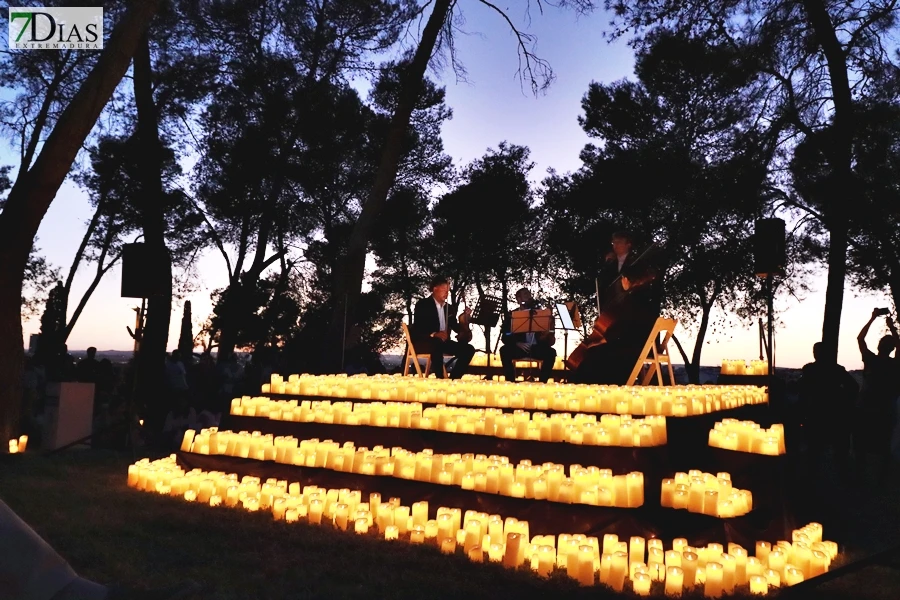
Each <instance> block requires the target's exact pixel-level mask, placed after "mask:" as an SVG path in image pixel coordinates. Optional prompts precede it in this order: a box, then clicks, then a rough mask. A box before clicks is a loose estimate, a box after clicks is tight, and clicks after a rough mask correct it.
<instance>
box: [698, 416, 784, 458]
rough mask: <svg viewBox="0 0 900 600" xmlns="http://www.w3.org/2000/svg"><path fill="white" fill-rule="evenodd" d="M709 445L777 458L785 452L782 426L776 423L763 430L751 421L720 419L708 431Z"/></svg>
mask: <svg viewBox="0 0 900 600" xmlns="http://www.w3.org/2000/svg"><path fill="white" fill-rule="evenodd" d="M709 445H710V446H712V447H714V448H724V449H725V450H736V451H738V452H752V453H754V454H765V455H768V456H778V455H780V454H784V453H785V452H786V450H785V445H784V425H782V424H781V423H776V424H774V425H772V426H771V427H769V428H768V429H763V428H762V427H760V425H759V424H758V423H754V422H753V421H738V420H737V419H722V420H721V421H719V422H718V423H716V424H715V425H713V428H712V429H710V430H709Z"/></svg>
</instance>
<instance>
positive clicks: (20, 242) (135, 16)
mask: <svg viewBox="0 0 900 600" xmlns="http://www.w3.org/2000/svg"><path fill="white" fill-rule="evenodd" d="M159 3H160V0H144V1H142V2H134V3H132V4H131V6H130V7H129V9H128V12H126V13H125V16H124V17H122V20H121V21H120V22H119V24H118V25H117V26H116V28H115V30H114V31H113V33H112V35H111V36H110V38H109V40H108V42H107V44H106V48H105V49H104V51H103V54H102V55H101V56H100V59H99V60H98V61H97V64H96V65H95V66H94V68H93V69H92V70H91V73H90V74H89V75H88V76H87V78H86V79H85V80H84V83H83V84H82V85H81V88H80V89H79V90H78V93H77V94H76V95H75V97H74V98H73V99H72V102H71V103H69V105H68V106H67V107H66V109H65V111H64V112H63V114H62V115H61V116H60V118H59V121H57V123H56V126H55V127H54V128H53V131H52V132H51V133H50V136H49V137H48V138H47V141H46V142H45V143H44V146H43V147H42V148H41V153H40V154H39V155H38V157H37V160H36V161H35V163H34V166H32V167H31V169H29V170H28V173H26V174H24V176H22V177H19V178H18V179H17V180H16V183H15V185H14V186H13V189H12V190H11V191H10V193H9V197H8V198H7V202H6V206H5V207H4V209H3V212H2V213H0V356H2V357H3V360H0V439H3V440H8V439H10V438H11V437H13V436H14V435H17V434H18V431H19V422H20V418H21V412H22V361H23V354H24V352H23V339H22V319H21V312H20V311H21V304H22V278H23V276H24V273H25V265H26V263H27V261H28V255H29V253H30V251H31V247H32V245H33V244H34V237H35V235H36V234H37V230H38V227H40V224H41V220H42V219H43V218H44V215H45V214H46V212H47V209H48V208H49V207H50V203H51V202H53V199H54V197H56V193H57V192H58V191H59V187H60V186H61V185H62V182H63V181H64V180H65V178H66V176H67V175H68V174H69V169H71V167H72V162H73V161H74V160H75V156H76V155H77V154H78V151H79V150H81V146H82V144H83V143H84V140H85V139H86V138H87V136H88V134H89V133H90V132H91V129H92V128H93V127H94V124H95V123H96V122H97V118H98V117H99V116H100V113H101V112H102V111H103V107H104V106H106V103H107V102H108V101H109V98H110V96H112V93H113V91H114V90H115V88H116V86H117V85H118V84H119V82H120V81H121V80H122V77H123V76H124V75H125V72H126V71H127V70H128V65H129V64H130V63H131V57H132V56H133V55H134V52H135V49H136V48H137V43H138V40H139V39H140V36H141V34H142V32H143V31H144V30H145V29H146V27H147V25H148V24H149V22H150V19H151V18H152V17H153V15H154V14H155V13H156V10H157V9H158V8H159Z"/></svg>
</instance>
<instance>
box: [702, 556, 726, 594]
mask: <svg viewBox="0 0 900 600" xmlns="http://www.w3.org/2000/svg"><path fill="white" fill-rule="evenodd" d="M724 575H725V570H724V569H723V568H722V565H721V564H720V563H717V562H710V563H707V564H706V586H705V587H704V589H703V595H704V596H706V597H707V598H718V597H720V596H721V595H722V578H723V577H724Z"/></svg>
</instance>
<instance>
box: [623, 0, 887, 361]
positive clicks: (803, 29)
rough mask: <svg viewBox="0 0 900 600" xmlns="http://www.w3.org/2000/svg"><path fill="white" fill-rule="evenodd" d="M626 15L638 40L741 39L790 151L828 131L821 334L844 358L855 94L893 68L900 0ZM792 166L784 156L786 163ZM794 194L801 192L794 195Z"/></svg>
mask: <svg viewBox="0 0 900 600" xmlns="http://www.w3.org/2000/svg"><path fill="white" fill-rule="evenodd" d="M607 7H608V8H610V9H612V10H614V11H615V13H616V17H617V19H616V20H617V22H618V24H619V26H618V28H617V29H616V30H615V31H614V33H613V37H614V38H615V37H620V36H623V35H632V34H635V35H636V39H635V40H634V43H635V45H636V46H638V47H640V46H641V45H646V44H648V43H652V39H653V37H654V35H655V32H656V31H658V30H659V29H675V30H677V31H679V32H682V33H684V34H685V35H688V36H692V37H696V38H698V39H700V40H703V41H705V42H706V43H708V44H714V45H717V46H724V47H729V48H733V49H734V50H735V52H737V53H738V54H739V56H740V60H741V62H742V64H743V65H744V66H745V67H748V68H751V69H753V70H754V71H755V72H756V78H755V80H754V85H753V87H754V88H755V89H757V90H760V91H762V92H763V93H761V94H756V95H755V96H754V101H753V107H754V109H755V111H756V114H757V116H758V121H759V122H763V121H766V122H769V123H771V124H772V131H771V134H770V135H771V137H772V138H774V139H778V140H779V141H783V142H784V143H783V144H782V148H783V149H784V150H785V152H784V155H785V157H786V158H788V159H789V157H790V148H791V146H792V145H793V144H794V143H795V141H796V140H797V139H798V137H799V138H804V137H811V136H817V135H819V134H822V133H823V132H827V133H826V135H827V136H828V138H829V140H828V142H827V144H824V145H821V146H820V148H821V150H822V151H823V153H824V157H825V159H826V161H827V167H828V177H829V180H830V181H829V185H828V188H827V193H825V194H823V195H822V196H821V197H820V198H819V201H820V203H819V205H818V206H816V207H810V206H806V205H804V204H802V203H801V204H797V205H796V206H797V207H798V209H800V210H802V211H807V212H808V211H809V210H814V211H815V214H817V215H818V217H819V218H821V220H822V223H823V225H824V226H825V227H826V228H827V230H828V233H829V244H828V285H827V289H826V301H825V314H824V316H823V324H822V341H823V343H824V344H825V347H826V349H827V352H828V356H829V357H830V358H831V359H832V360H836V358H837V349H838V338H839V334H840V320H841V308H842V304H843V297H844V282H845V276H846V268H847V249H848V243H849V233H850V231H849V228H850V226H851V221H852V216H853V212H854V210H853V202H854V197H855V195H856V193H857V189H856V186H855V182H854V179H855V176H854V165H853V138H854V131H855V129H856V127H857V119H856V116H855V108H854V106H855V103H856V101H857V100H858V99H859V98H863V97H866V96H867V95H869V94H870V93H871V92H872V90H873V87H872V85H871V83H872V77H871V74H873V73H878V72H879V71H883V70H886V69H890V68H892V62H891V58H890V50H889V49H888V48H889V44H886V43H885V41H886V39H887V37H888V36H889V35H890V32H891V30H892V28H893V27H894V26H895V24H896V16H897V11H898V10H900V6H898V5H897V3H896V2H894V1H893V0H879V1H876V2H865V3H856V2H851V3H824V2H820V1H817V0H803V1H802V2H789V1H787V0H769V1H765V2H750V1H740V2H707V1H695V0H687V1H678V2H674V1H670V0H661V1H660V0H607ZM784 166H785V165H783V164H782V167H784ZM788 199H794V196H791V195H788Z"/></svg>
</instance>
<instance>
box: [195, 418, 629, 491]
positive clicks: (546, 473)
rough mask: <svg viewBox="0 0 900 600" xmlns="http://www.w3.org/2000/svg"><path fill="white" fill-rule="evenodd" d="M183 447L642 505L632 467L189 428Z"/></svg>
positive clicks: (470, 487) (483, 488) (490, 488)
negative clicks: (617, 471) (619, 470)
mask: <svg viewBox="0 0 900 600" xmlns="http://www.w3.org/2000/svg"><path fill="white" fill-rule="evenodd" d="M181 450H182V451H183V452H193V453H195V454H222V455H226V456H235V457H240V458H249V459H253V460H271V461H275V462H278V463H282V464H289V465H299V466H306V467H316V468H323V469H331V470H334V471H343V472H346V473H358V474H361V475H375V476H384V477H399V478H402V479H410V480H415V481H426V482H430V483H435V484H439V485H453V486H459V487H461V488H462V489H464V490H473V491H476V492H486V493H489V494H500V495H503V496H511V497H513V498H530V499H534V500H548V501H550V502H562V503H566V504H588V505H593V506H616V507H620V508H637V507H639V506H643V504H644V475H643V473H640V472H632V473H628V474H622V475H613V473H612V470H611V469H601V468H599V467H595V466H589V467H583V466H581V465H569V474H568V476H567V475H566V467H565V466H564V465H560V464H554V463H543V464H539V465H538V464H532V462H531V461H529V460H523V461H519V463H518V464H515V465H514V464H511V463H510V461H509V458H508V457H505V456H485V455H474V454H434V453H433V452H432V451H431V450H423V451H421V452H411V451H409V450H405V449H403V448H399V447H394V448H383V447H379V446H376V447H374V448H372V449H371V450H369V449H368V448H357V447H356V446H355V445H354V444H353V442H345V443H344V444H343V445H340V444H338V443H337V442H333V441H331V440H322V441H320V440H318V439H311V440H298V439H297V438H294V437H292V436H277V437H273V436H272V435H271V434H268V435H262V434H261V433H260V432H258V431H255V432H253V433H249V432H246V431H244V432H240V433H234V432H232V431H219V430H218V429H216V428H210V429H204V430H201V431H200V432H199V433H196V432H195V431H194V430H191V429H189V430H187V431H186V432H185V434H184V439H183V440H182V445H181Z"/></svg>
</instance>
